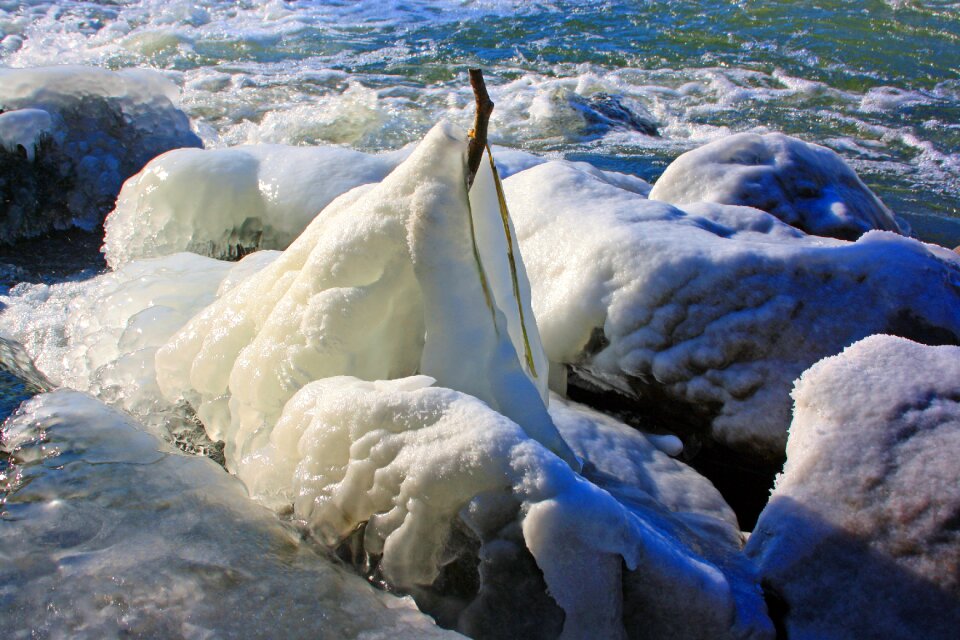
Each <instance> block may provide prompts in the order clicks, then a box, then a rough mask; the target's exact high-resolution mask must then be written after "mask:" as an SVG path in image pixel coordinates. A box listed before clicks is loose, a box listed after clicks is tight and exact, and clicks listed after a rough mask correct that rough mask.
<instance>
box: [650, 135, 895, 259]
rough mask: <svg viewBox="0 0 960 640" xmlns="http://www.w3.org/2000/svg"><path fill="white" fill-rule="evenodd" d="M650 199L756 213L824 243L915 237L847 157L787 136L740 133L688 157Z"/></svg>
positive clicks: (675, 165) (678, 161)
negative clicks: (880, 233) (879, 233)
mask: <svg viewBox="0 0 960 640" xmlns="http://www.w3.org/2000/svg"><path fill="white" fill-rule="evenodd" d="M650 197H651V198H653V199H655V200H662V201H663V202H669V203H671V204H674V205H684V204H691V203H695V202H716V203H719V204H733V205H744V206H750V207H756V208H757V209H761V210H763V211H766V212H768V213H771V214H773V215H775V216H776V217H777V218H779V219H780V220H783V221H784V222H786V223H787V224H789V225H793V226H794V227H797V228H798V229H802V230H803V231H806V232H807V233H810V234H813V235H818V236H832V237H836V238H845V239H849V240H855V239H856V238H859V237H860V236H861V235H863V234H864V233H866V232H867V231H870V230H872V229H881V230H887V231H896V232H898V233H905V234H908V235H909V228H908V227H907V225H906V223H904V222H902V221H900V220H898V219H896V217H895V216H894V215H893V213H891V212H890V210H889V209H887V207H886V206H884V204H883V203H882V202H880V200H878V199H877V197H876V196H875V195H873V193H872V192H871V191H870V190H869V189H868V188H867V187H866V185H864V184H863V182H861V180H860V178H859V177H857V174H856V173H854V172H853V169H851V168H850V167H849V166H848V165H847V163H846V162H844V161H843V158H841V157H840V156H839V155H837V154H836V153H835V152H834V151H831V150H830V149H827V148H826V147H821V146H819V145H815V144H810V143H807V142H804V141H803V140H798V139H797V138H792V137H790V136H786V135H783V134H781V133H768V134H765V135H759V134H755V133H739V134H736V135H732V136H727V137H724V138H720V139H719V140H716V141H714V142H711V143H710V144H707V145H704V146H702V147H699V148H697V149H694V150H693V151H688V152H687V153H685V154H683V155H681V156H680V157H679V158H677V159H676V160H674V161H673V162H672V163H671V164H670V165H669V166H668V167H667V169H666V171H664V172H663V175H662V176H660V178H659V179H658V180H657V182H656V184H655V185H654V187H653V191H651V193H650Z"/></svg>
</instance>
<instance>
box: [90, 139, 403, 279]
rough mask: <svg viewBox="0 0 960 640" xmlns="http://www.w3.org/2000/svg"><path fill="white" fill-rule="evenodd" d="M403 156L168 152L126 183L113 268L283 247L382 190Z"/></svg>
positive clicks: (108, 246)
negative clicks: (354, 199) (341, 200)
mask: <svg viewBox="0 0 960 640" xmlns="http://www.w3.org/2000/svg"><path fill="white" fill-rule="evenodd" d="M404 155H405V154H404V153H403V152H402V151H401V152H400V153H392V154H383V155H373V154H366V153H362V152H360V151H353V150H350V149H345V148H342V147H290V146H284V145H256V146H241V147H232V148H228V149H207V150H200V149H179V150H175V151H170V152H168V153H165V154H163V155H162V156H160V157H158V158H155V159H154V160H152V161H151V162H150V163H149V164H147V166H146V167H144V168H143V170H142V171H141V172H140V173H138V174H137V175H136V176H134V177H132V178H131V179H129V180H127V182H126V183H124V185H123V189H121V191H120V195H119V197H118V198H117V206H116V208H115V209H114V210H113V211H112V212H111V213H110V214H109V216H108V217H107V220H106V223H105V225H104V231H105V237H104V253H105V254H106V258H107V264H109V265H110V266H111V267H113V268H116V267H118V266H120V265H122V264H125V263H127V262H129V261H130V260H133V259H136V258H144V257H153V256H162V255H168V254H171V253H176V252H178V251H193V252H196V253H201V254H204V255H209V256H212V257H215V258H221V257H232V256H236V254H237V251H238V249H241V250H248V249H250V248H261V247H263V248H270V249H284V248H286V247H287V246H289V245H290V243H291V242H292V241H293V240H294V239H295V238H296V237H297V236H298V235H300V233H301V232H302V231H303V230H304V229H305V228H306V226H307V225H308V224H309V223H310V221H311V220H312V219H313V218H314V216H316V215H317V213H319V212H320V211H321V210H322V209H323V208H324V207H326V206H327V205H328V204H329V203H330V202H331V201H332V200H333V199H334V198H336V197H337V196H339V195H341V194H342V193H344V192H346V191H349V190H350V189H352V188H354V187H356V186H359V185H361V184H368V183H371V182H379V181H380V180H382V179H383V178H384V176H386V175H387V174H388V173H389V172H390V171H391V170H393V168H394V167H395V166H396V165H397V164H398V163H399V162H400V161H401V160H402V159H403V157H404Z"/></svg>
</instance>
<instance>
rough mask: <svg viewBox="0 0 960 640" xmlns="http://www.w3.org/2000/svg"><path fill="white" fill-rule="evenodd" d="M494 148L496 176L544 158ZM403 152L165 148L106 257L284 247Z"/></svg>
mask: <svg viewBox="0 0 960 640" xmlns="http://www.w3.org/2000/svg"><path fill="white" fill-rule="evenodd" d="M2 117H3V116H0V118H2ZM0 124H2V120H0ZM493 151H494V158H495V160H496V164H497V170H498V173H499V174H500V176H501V177H502V178H506V177H508V176H511V175H513V174H514V173H517V172H519V171H523V170H525V169H529V168H530V167H533V166H536V165H538V164H542V163H544V162H546V161H547V159H546V158H543V157H541V156H537V155H534V154H531V153H526V152H524V151H520V150H518V149H509V148H507V147H494V148H493ZM410 152H411V149H410V148H408V147H404V148H403V149H400V150H398V151H393V152H390V153H385V154H368V153H363V152H361V151H354V150H351V149H345V148H343V147H292V146H286V145H267V144H265V145H248V146H239V147H231V148H228V149H206V150H199V149H181V150H175V151H170V152H168V153H165V154H163V155H161V156H159V157H158V158H155V159H154V160H152V161H151V162H150V163H149V164H147V166H146V167H144V168H143V170H142V171H141V172H140V173H138V174H137V175H135V176H133V177H132V178H130V179H129V180H127V182H126V183H124V185H123V189H122V190H121V191H120V195H119V197H118V198H117V206H116V208H115V209H114V210H113V211H112V212H111V213H110V214H109V215H108V216H107V219H106V223H105V225H104V230H105V237H104V253H105V255H106V259H107V264H108V265H110V266H111V267H113V268H117V267H119V266H120V265H122V264H125V263H127V262H129V261H130V260H134V259H137V258H145V257H154V256H163V255H169V254H171V253H175V252H178V251H192V252H195V253H199V254H202V255H208V256H211V257H214V258H231V257H236V256H238V255H242V254H243V253H245V252H247V251H250V250H254V249H281V250H282V249H286V248H287V247H288V246H289V245H290V244H291V243H292V242H293V240H294V239H296V237H297V236H299V235H300V234H301V233H302V232H303V230H304V229H306V227H307V225H308V224H309V223H310V222H311V221H312V220H313V219H314V217H316V216H317V215H318V214H319V213H320V212H321V210H322V209H323V208H324V207H326V206H327V205H328V204H329V203H330V202H332V201H333V200H334V199H336V198H337V197H338V196H340V195H341V194H343V193H346V192H347V191H349V190H350V189H352V188H354V187H357V186H360V185H363V184H370V183H374V182H379V181H380V180H382V179H383V178H384V177H385V176H386V175H387V174H388V173H389V172H390V171H392V170H393V169H394V168H395V167H396V166H397V165H398V164H399V163H400V162H402V161H403V160H404V159H405V158H406V157H407V156H408V155H409V154H410ZM571 164H572V165H574V166H577V167H579V168H580V169H582V170H584V171H588V172H589V173H591V174H592V175H594V176H596V177H597V178H599V179H601V180H603V181H605V182H609V183H610V184H613V185H616V186H618V187H621V188H623V189H626V190H628V191H633V192H635V193H640V194H643V195H646V194H647V193H649V192H650V189H651V186H650V185H649V184H647V183H646V182H644V181H643V180H641V179H640V178H637V177H634V176H629V175H626V174H623V173H618V172H615V171H601V170H600V169H597V168H595V167H593V166H591V165H589V164H587V163H584V162H577V163H571Z"/></svg>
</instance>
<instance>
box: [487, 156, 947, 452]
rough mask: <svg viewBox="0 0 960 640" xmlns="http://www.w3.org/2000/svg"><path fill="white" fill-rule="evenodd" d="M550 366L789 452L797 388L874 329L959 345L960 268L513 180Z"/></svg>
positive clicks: (563, 180) (691, 211) (553, 174)
mask: <svg viewBox="0 0 960 640" xmlns="http://www.w3.org/2000/svg"><path fill="white" fill-rule="evenodd" d="M504 188H505V190H506V194H507V199H508V201H509V202H510V207H511V212H512V214H513V219H514V223H515V225H516V229H517V234H518V237H519V241H520V247H521V249H522V251H523V256H524V261H525V264H526V265H527V270H528V273H529V274H530V280H531V282H532V284H533V308H534V311H535V313H536V316H537V323H538V326H539V328H540V334H541V337H542V339H543V345H544V348H545V350H546V353H547V356H548V358H549V359H550V360H551V361H552V362H556V363H566V364H567V365H569V366H570V367H572V368H573V369H574V370H575V371H577V372H578V373H580V374H581V376H583V377H586V378H588V379H589V380H590V381H591V382H593V383H595V384H597V385H599V386H600V387H602V388H605V389H612V390H614V391H616V392H618V393H621V394H625V395H627V396H628V397H630V398H633V399H635V400H636V401H637V403H638V404H637V406H638V408H640V409H642V410H643V411H647V412H649V413H650V414H652V415H653V416H659V417H660V419H661V420H662V426H665V427H667V428H669V429H672V430H675V431H684V430H694V431H696V430H703V429H710V430H712V434H713V437H714V438H716V439H718V440H720V441H723V442H726V443H728V444H730V445H733V446H736V447H738V448H740V449H743V450H751V451H753V452H754V453H755V454H759V455H760V456H765V457H769V458H771V459H776V458H778V457H779V456H781V455H782V452H783V448H784V446H785V443H786V431H787V427H788V425H789V424H790V409H791V403H790V396H789V392H790V389H791V387H792V382H793V380H794V379H796V378H797V377H798V376H799V375H800V374H801V373H802V372H803V371H804V370H805V369H807V368H808V367H809V366H810V365H811V364H813V363H814V362H816V361H817V360H819V359H821V358H823V357H825V356H828V355H832V354H835V353H838V352H839V351H841V350H842V349H843V348H844V347H845V346H847V345H849V344H852V343H854V342H856V341H857V340H859V339H861V338H863V337H865V336H868V335H871V334H874V333H894V334H899V335H903V336H905V337H910V338H913V339H916V340H918V341H923V342H930V343H935V344H936V343H955V342H958V341H960V259H958V257H957V255H956V254H954V253H952V252H949V251H947V250H944V249H940V248H938V247H934V246H932V245H924V244H921V243H919V242H917V241H915V240H910V239H908V238H904V237H902V236H899V235H896V234H893V233H887V232H880V231H874V232H871V233H868V234H865V235H864V236H863V237H862V238H860V239H859V240H858V241H857V242H855V243H850V242H845V241H841V240H834V239H829V238H820V237H815V236H807V235H804V234H803V233H802V232H800V231H798V230H796V229H794V228H792V227H790V226H787V225H786V224H784V223H782V222H780V221H779V220H777V219H776V218H774V217H773V216H771V215H769V214H767V213H764V212H761V211H758V210H756V209H751V208H748V207H734V206H730V205H718V204H703V203H701V204H697V205H689V206H685V209H686V211H683V210H680V209H677V208H675V207H672V206H670V205H668V204H665V203H662V202H657V201H652V200H647V199H644V198H643V197H640V196H638V195H636V194H632V193H628V192H626V191H623V190H621V189H617V188H614V187H612V186H610V185H609V184H606V183H604V182H602V181H599V180H597V179H595V178H593V177H591V176H589V175H587V174H585V173H583V172H581V171H578V170H577V169H576V168H573V167H570V166H566V165H562V164H558V163H548V164H544V165H540V166H538V167H534V168H532V169H529V170H527V171H523V172H521V173H518V174H516V175H515V176H512V177H511V178H509V179H507V180H505V181H504Z"/></svg>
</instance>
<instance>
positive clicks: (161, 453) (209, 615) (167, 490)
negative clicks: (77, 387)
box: [0, 391, 460, 639]
mask: <svg viewBox="0 0 960 640" xmlns="http://www.w3.org/2000/svg"><path fill="white" fill-rule="evenodd" d="M0 448H2V450H3V452H4V453H5V454H9V455H10V457H9V458H6V456H4V458H3V462H2V463H0V473H2V475H0V498H2V499H3V500H4V502H3V505H4V506H3V515H4V517H3V521H2V526H0V545H2V547H3V554H2V555H0V612H2V616H3V624H4V632H5V634H7V636H8V637H11V638H18V637H30V636H37V635H39V636H43V637H71V638H80V637H82V638H107V637H121V636H136V637H167V638H169V637H184V638H206V637H244V638H276V637H286V638H294V637H311V638H331V639H332V638H374V637H383V635H384V634H386V635H389V636H390V637H399V638H418V639H419V638H454V637H460V636H458V635H457V634H455V633H452V632H446V631H443V630H441V629H438V628H437V627H436V626H435V624H434V623H433V621H432V620H431V619H430V618H429V617H427V616H425V615H423V614H421V613H419V612H418V611H416V609H415V608H414V607H413V605H412V603H411V602H410V601H409V599H400V598H397V597H395V596H391V595H387V594H385V593H383V592H381V591H376V590H374V589H373V588H372V587H370V585H369V584H367V583H366V581H365V580H363V579H362V578H360V577H358V576H355V575H352V574H350V573H348V572H347V571H344V570H343V569H342V568H340V567H338V566H335V565H334V564H333V563H332V562H330V561H329V560H327V559H326V558H324V557H323V556H322V555H321V554H318V553H316V552H314V551H313V550H311V549H310V548H309V546H307V545H306V544H304V543H303V542H302V541H301V539H300V535H299V533H298V532H297V531H295V530H293V529H292V528H289V527H287V526H284V525H283V524H281V522H280V521H279V519H278V518H277V517H276V515H275V514H273V513H271V512H270V511H268V510H267V509H264V508H263V507H261V506H259V505H256V504H255V503H253V502H252V501H251V500H250V499H249V498H248V497H247V495H246V492H245V490H244V488H243V486H242V485H241V484H240V482H239V481H237V479H236V478H234V477H232V476H230V475H229V474H227V473H225V472H224V471H223V469H221V468H220V467H218V466H217V465H216V464H214V463H213V462H211V461H210V460H207V459H205V458H201V457H194V456H185V455H183V454H180V453H179V452H176V451H175V450H173V449H172V448H171V447H169V446H168V445H165V444H164V443H163V442H161V441H159V440H157V439H156V438H154V437H153V436H150V435H148V434H146V433H145V432H143V431H142V430H140V428H139V427H138V425H137V424H136V423H134V422H133V421H132V420H130V419H129V418H127V417H125V416H124V415H123V414H121V413H119V412H117V411H114V410H111V409H108V408H106V407H105V406H103V405H102V404H101V403H99V402H97V401H96V400H94V399H93V398H90V397H89V396H85V395H83V394H80V393H77V392H73V391H56V392H54V393H51V394H44V395H41V396H37V397H35V398H33V399H32V400H30V401H29V402H28V403H27V404H26V405H24V407H22V408H21V410H20V412H19V413H18V414H17V415H16V416H15V417H13V418H11V419H10V420H9V421H8V422H7V423H5V424H4V425H3V432H2V444H0ZM280 610H282V611H283V615H277V611H280Z"/></svg>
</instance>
